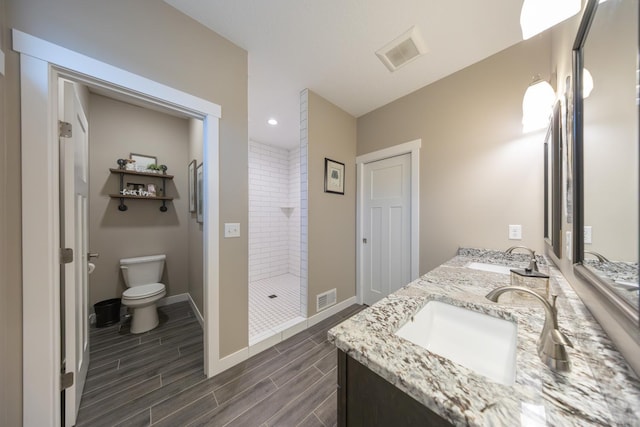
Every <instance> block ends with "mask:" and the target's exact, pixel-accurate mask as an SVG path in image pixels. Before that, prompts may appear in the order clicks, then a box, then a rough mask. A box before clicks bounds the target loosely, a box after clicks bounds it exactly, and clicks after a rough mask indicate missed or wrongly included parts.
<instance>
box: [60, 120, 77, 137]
mask: <svg viewBox="0 0 640 427" xmlns="http://www.w3.org/2000/svg"><path fill="white" fill-rule="evenodd" d="M72 130H73V126H72V125H71V123H69V122H63V121H58V131H59V135H60V137H61V138H71V134H72Z"/></svg>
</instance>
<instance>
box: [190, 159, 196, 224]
mask: <svg viewBox="0 0 640 427" xmlns="http://www.w3.org/2000/svg"><path fill="white" fill-rule="evenodd" d="M195 211H196V160H195V159H193V160H191V163H189V212H195Z"/></svg>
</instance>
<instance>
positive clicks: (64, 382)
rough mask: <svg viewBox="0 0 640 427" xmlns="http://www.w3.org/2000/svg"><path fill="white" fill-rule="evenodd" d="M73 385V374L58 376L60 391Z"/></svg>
mask: <svg viewBox="0 0 640 427" xmlns="http://www.w3.org/2000/svg"><path fill="white" fill-rule="evenodd" d="M72 385H73V372H65V373H64V374H60V390H65V389H68V388H69V387H71V386H72Z"/></svg>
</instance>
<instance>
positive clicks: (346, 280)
mask: <svg viewBox="0 0 640 427" xmlns="http://www.w3.org/2000/svg"><path fill="white" fill-rule="evenodd" d="M308 108H309V111H308V120H309V121H308V137H309V148H308V156H309V158H308V194H309V208H308V212H309V228H308V229H309V237H308V238H309V243H308V244H309V256H308V259H309V266H308V268H309V270H308V271H309V279H308V288H307V290H308V291H307V295H308V303H307V305H308V316H313V315H314V314H315V313H316V295H318V294H319V293H322V292H325V291H328V290H330V289H333V288H336V289H337V301H338V302H340V301H344V300H345V299H347V298H350V297H352V296H354V295H355V294H356V253H355V244H354V242H355V237H356V173H355V163H356V119H355V118H354V117H352V116H351V115H349V114H348V113H346V112H344V111H343V110H341V109H339V108H338V107H336V106H335V105H333V104H331V103H330V102H328V101H327V100H325V99H323V98H321V97H320V96H318V95H317V94H315V93H313V92H312V91H309V107H308ZM325 157H327V158H330V159H332V160H336V161H338V162H342V163H344V164H345V189H344V195H338V194H332V193H325V192H324V159H325Z"/></svg>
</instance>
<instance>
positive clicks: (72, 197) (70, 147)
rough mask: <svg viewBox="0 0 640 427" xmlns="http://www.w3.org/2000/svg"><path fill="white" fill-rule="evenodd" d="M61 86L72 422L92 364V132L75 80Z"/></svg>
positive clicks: (68, 414)
mask: <svg viewBox="0 0 640 427" xmlns="http://www.w3.org/2000/svg"><path fill="white" fill-rule="evenodd" d="M59 88H60V92H59V93H60V96H61V103H60V105H62V106H63V109H62V111H61V112H60V120H61V121H62V122H65V123H69V124H71V132H70V133H71V135H70V136H69V134H68V131H67V130H63V131H61V136H60V190H61V191H60V197H61V201H60V209H61V212H60V227H61V231H60V236H61V245H62V247H63V248H69V249H71V250H72V251H73V261H72V262H69V263H66V264H64V265H63V266H62V268H61V275H62V277H61V284H62V290H61V292H62V297H63V304H62V307H61V312H62V313H61V315H62V316H63V323H62V325H63V328H62V329H63V330H62V336H63V341H62V361H63V367H64V369H65V372H67V373H68V372H73V375H74V381H73V385H71V386H70V387H68V388H67V389H66V390H65V391H64V419H65V423H64V424H65V426H73V425H75V423H76V416H77V414H78V409H79V408H80V399H81V398H82V390H83V389H84V382H85V379H86V377H87V369H88V366H89V312H88V311H89V307H88V304H89V302H88V286H87V282H88V271H87V270H88V268H87V263H88V260H87V252H88V193H89V137H88V123H87V118H86V115H85V113H84V111H83V109H82V105H81V103H80V98H79V97H78V94H77V92H76V89H75V86H74V85H73V83H70V82H68V81H63V80H60V86H59Z"/></svg>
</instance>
